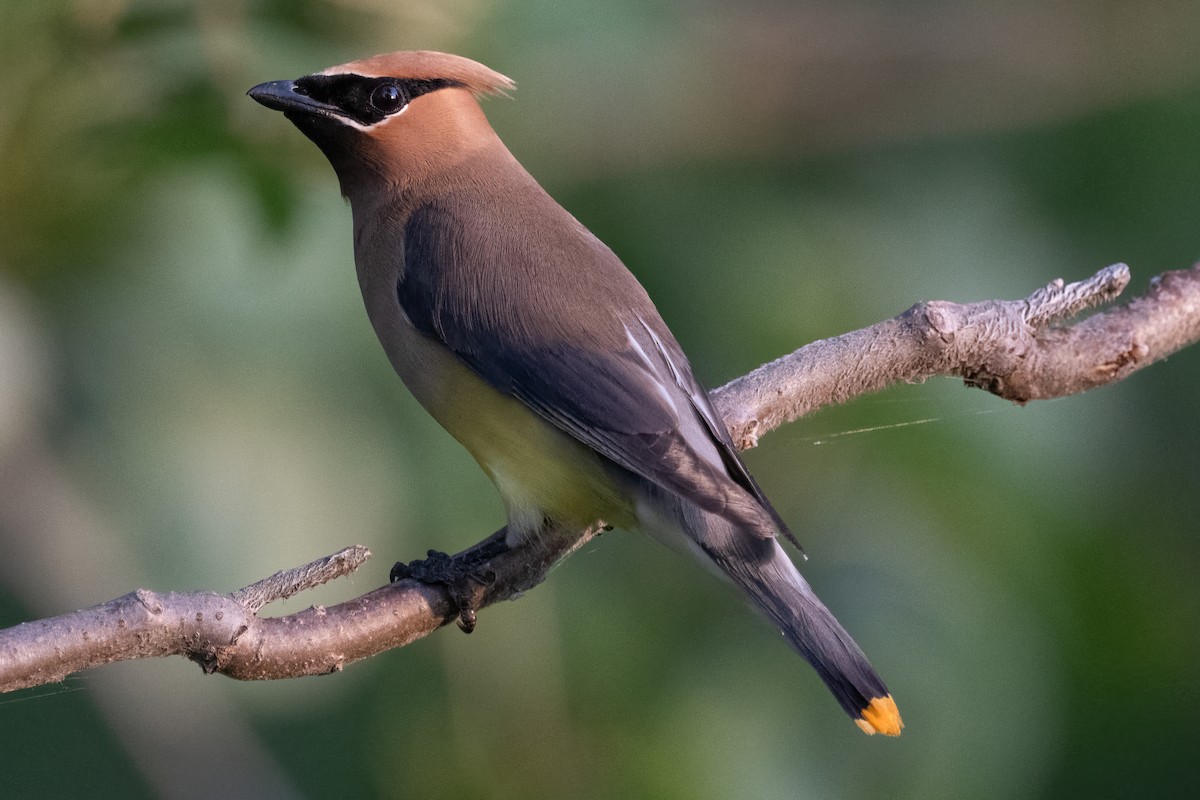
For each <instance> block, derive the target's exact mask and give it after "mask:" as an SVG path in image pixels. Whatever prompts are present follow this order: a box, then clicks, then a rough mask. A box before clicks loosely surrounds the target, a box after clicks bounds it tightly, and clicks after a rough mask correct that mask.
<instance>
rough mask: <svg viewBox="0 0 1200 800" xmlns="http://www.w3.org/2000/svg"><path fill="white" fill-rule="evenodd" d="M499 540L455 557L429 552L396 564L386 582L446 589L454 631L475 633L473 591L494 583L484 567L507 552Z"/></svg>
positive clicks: (434, 551)
mask: <svg viewBox="0 0 1200 800" xmlns="http://www.w3.org/2000/svg"><path fill="white" fill-rule="evenodd" d="M507 549H508V548H507V546H506V545H505V544H504V540H503V539H499V540H497V541H489V542H487V543H486V544H484V545H483V546H481V547H477V548H473V549H471V550H468V551H466V552H463V553H459V554H458V555H456V556H449V555H446V554H445V553H439V552H438V551H437V550H430V551H429V552H428V553H427V557H426V558H424V559H418V560H416V561H410V562H408V563H407V564H406V563H404V562H403V561H397V562H396V564H395V566H393V567H392V572H391V574H390V575H389V580H390V581H391V582H392V583H395V582H396V581H402V580H405V579H406V578H411V579H412V580H415V581H419V582H420V583H428V584H432V585H441V586H445V587H446V591H447V592H448V593H449V595H450V600H451V602H453V603H454V605H456V606H457V607H458V627H459V629H460V630H462V632H463V633H470V632H471V631H473V630H475V623H476V617H475V588H476V587H477V586H487V585H489V584H491V583H493V582H495V580H496V573H494V572H492V571H491V570H490V569H488V568H487V563H488V562H489V561H490V560H491V559H493V558H495V557H496V556H497V555H499V554H500V553H503V552H504V551H505V550H507Z"/></svg>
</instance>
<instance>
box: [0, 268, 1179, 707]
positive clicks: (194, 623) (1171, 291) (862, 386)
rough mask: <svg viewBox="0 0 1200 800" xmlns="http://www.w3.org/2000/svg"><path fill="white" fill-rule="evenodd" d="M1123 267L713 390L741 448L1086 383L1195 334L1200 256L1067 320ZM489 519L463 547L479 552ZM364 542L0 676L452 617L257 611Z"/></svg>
mask: <svg viewBox="0 0 1200 800" xmlns="http://www.w3.org/2000/svg"><path fill="white" fill-rule="evenodd" d="M1128 283H1129V270H1128V268H1127V267H1126V266H1125V265H1124V264H1117V265H1114V266H1111V267H1108V268H1106V269H1103V270H1101V271H1100V272H1098V273H1097V274H1096V275H1094V276H1092V277H1091V278H1089V279H1087V280H1084V281H1080V282H1078V283H1072V284H1065V285H1064V283H1063V282H1062V281H1061V280H1056V281H1054V282H1053V283H1051V284H1049V285H1048V286H1046V287H1045V288H1043V289H1039V290H1038V291H1036V292H1034V293H1033V294H1031V295H1030V296H1029V297H1027V298H1025V299H1023V300H1009V301H999V300H989V301H983V302H978V303H970V304H966V305H960V304H957V303H950V302H946V301H930V302H925V303H919V304H917V305H915V306H913V307H912V308H910V309H909V310H908V311H906V312H904V313H903V314H901V315H899V316H897V317H894V318H892V319H889V320H885V321H883V322H880V323H878V324H876V325H872V326H870V327H869V328H864V329H862V330H859V331H854V332H852V333H847V334H844V335H842V336H838V337H835V338H832V339H825V340H821V341H817V342H813V343H812V344H809V345H807V346H805V347H802V348H800V349H799V350H797V351H795V352H794V353H791V354H790V355H787V356H785V357H783V358H780V359H778V360H777V361H774V362H771V363H770V364H766V365H764V366H762V367H759V368H758V369H756V370H754V371H753V372H751V373H750V374H748V375H746V376H744V377H741V378H738V379H736V380H734V381H732V382H730V383H729V384H728V385H726V386H724V387H722V388H721V389H718V390H717V391H715V392H714V393H713V400H714V403H715V404H716V406H717V409H718V411H719V412H720V413H721V414H722V416H723V417H724V419H725V421H726V423H727V424H728V425H729V428H730V431H731V432H732V434H733V436H734V441H735V442H736V443H737V446H738V447H739V448H740V449H746V448H750V447H754V446H755V445H756V444H757V443H758V439H759V437H760V436H762V435H763V434H765V433H767V432H769V431H771V430H774V429H775V428H777V427H779V426H780V425H782V424H783V423H785V422H790V421H792V420H795V419H797V418H799V417H801V416H804V415H806V414H809V413H811V412H813V411H815V410H816V409H818V408H821V407H822V406H825V405H830V404H833V403H841V402H845V401H846V400H849V399H851V398H853V397H858V396H860V395H864V394H868V393H870V392H875V391H878V390H880V389H883V388H885V387H886V386H888V385H891V384H893V383H897V382H900V381H906V382H915V381H923V380H925V379H927V378H929V377H931V376H934V375H947V376H957V377H961V378H962V379H963V380H964V381H965V382H966V383H967V384H968V385H969V386H976V387H979V388H982V389H985V390H987V391H989V392H992V393H993V394H996V395H998V396H1000V397H1003V398H1006V399H1009V400H1013V401H1015V402H1017V403H1026V402H1029V401H1030V400H1039V399H1045V398H1051V397H1061V396H1064V395H1069V394H1075V393H1077V392H1083V391H1086V390H1088V389H1092V388H1095V387H1097V386H1103V385H1105V384H1108V383H1114V382H1116V381H1119V380H1121V379H1123V378H1125V377H1127V376H1128V375H1130V374H1131V373H1132V372H1134V371H1135V370H1138V369H1141V368H1142V367H1144V366H1147V365H1149V364H1152V363H1154V362H1155V361H1157V360H1159V359H1162V358H1165V357H1166V356H1168V355H1170V354H1171V353H1174V352H1176V351H1177V350H1179V349H1180V348H1182V347H1185V346H1187V345H1189V344H1192V343H1194V342H1196V341H1197V340H1200V264H1198V265H1196V266H1194V267H1192V268H1191V269H1190V270H1181V271H1177V272H1169V273H1166V274H1164V275H1161V276H1159V277H1157V278H1155V279H1154V280H1153V281H1151V285H1150V290H1149V291H1148V292H1147V294H1145V295H1144V296H1142V297H1139V298H1136V299H1134V300H1133V301H1131V302H1130V303H1128V304H1126V305H1124V306H1121V307H1118V308H1114V309H1110V310H1108V311H1106V312H1104V313H1097V314H1095V315H1093V316H1091V317H1089V318H1087V319H1084V320H1083V321H1081V322H1078V323H1076V324H1074V325H1071V326H1066V325H1063V324H1062V323H1063V321H1064V320H1066V319H1067V318H1069V317H1073V316H1075V315H1077V314H1078V313H1080V312H1081V311H1084V310H1086V309H1088V308H1092V307H1095V306H1097V305H1100V304H1102V303H1105V302H1108V301H1110V300H1111V299H1113V298H1114V297H1116V296H1117V295H1119V294H1120V293H1121V291H1122V290H1124V288H1125V286H1126V285H1127V284H1128ZM601 530H602V527H601V525H600V524H599V523H598V524H597V525H595V526H593V527H591V528H589V529H587V530H585V531H579V530H573V529H566V528H563V529H557V530H552V531H548V532H547V534H548V535H546V536H543V537H540V539H539V540H538V541H537V542H534V543H531V544H530V545H527V546H523V547H521V548H519V549H516V550H508V551H505V552H503V553H501V554H500V555H498V556H494V557H491V558H488V559H486V560H485V561H484V562H483V566H482V567H481V569H480V570H479V573H478V574H480V575H484V576H486V577H485V578H481V579H480V580H478V581H476V582H475V583H474V584H473V586H472V587H471V589H470V591H469V592H468V594H469V597H468V598H467V599H468V600H469V601H470V603H471V604H472V606H473V607H474V608H476V609H482V608H484V607H486V606H488V605H491V604H492V603H496V602H499V601H501V600H508V599H511V598H514V597H516V596H518V595H520V594H521V593H522V592H525V591H528V590H529V589H531V588H533V587H534V586H536V585H537V584H539V583H541V581H542V580H544V579H545V577H546V575H547V574H548V573H549V571H550V570H551V569H552V568H553V567H554V565H555V564H557V563H558V562H560V561H561V560H562V559H564V558H566V557H567V556H569V555H570V554H571V553H572V552H574V551H575V550H576V549H578V548H579V547H581V546H582V545H583V544H584V543H586V542H587V541H589V540H591V539H592V538H593V537H595V536H596V535H598V534H599V533H600V532H601ZM503 536H504V530H503V529H502V530H500V531H497V532H496V533H494V534H492V536H490V537H488V538H487V539H485V540H484V541H482V542H480V543H479V544H477V545H475V546H474V547H472V548H470V549H469V550H468V551H465V552H468V553H476V552H480V553H486V552H490V551H489V550H488V545H489V544H494V543H495V542H496V540H497V539H498V538H501V537H503ZM369 556H370V553H369V551H368V550H367V549H366V548H365V547H361V546H358V547H350V548H347V549H345V550H343V551H341V552H340V553H336V554H334V555H332V556H329V557H327V558H324V559H320V560H319V561H314V562H312V563H311V564H307V565H305V566H303V567H298V568H295V569H291V570H284V571H282V572H279V573H276V574H275V575H273V576H271V577H270V578H267V579H265V580H262V581H259V582H257V583H255V584H253V585H251V586H248V587H246V588H244V589H240V590H238V591H236V592H233V593H231V594H225V595H222V594H216V593H213V592H169V593H155V592H151V591H148V590H145V589H138V590H137V591H134V592H132V593H130V594H128V595H125V596H124V597H119V598H117V599H115V600H112V601H110V602H107V603H103V604H101V605H98V606H94V607H92V608H88V609H84V610H82V611H76V612H73V613H70V614H64V615H62V616H58V617H52V618H48V619H43V620H37V621H34V622H26V623H23V624H21V625H17V626H16V627H13V628H9V629H7V630H3V631H0V691H12V690H14V689H21V688H26V687H30V686H37V685H40V684H44V683H49V682H53V681H58V680H62V679H63V678H64V677H66V676H67V675H69V674H71V673H72V672H78V671H80V670H84V669H88V668H91V667H95V666H99V665H101V664H106V663H109V662H112V661H122V660H127V659H133V658H148V657H159V656H167V655H184V656H187V657H188V658H190V659H192V660H193V661H196V662H197V663H199V664H200V666H201V667H202V668H203V669H204V670H205V671H206V672H220V673H222V674H225V675H228V676H230V677H234V678H239V679H244V680H252V679H253V680H261V679H272V678H285V677H297V676H301V675H314V674H322V673H327V672H334V671H337V670H340V669H341V668H342V667H343V666H344V665H345V664H348V663H350V662H352V661H356V660H358V659H361V658H366V657H367V656H371V655H374V654H376V653H379V652H382V651H383V650H387V649H390V648H393V647H400V646H403V645H405V644H408V643H410V642H412V641H414V640H416V639H419V638H421V637H423V636H426V635H428V634H429V633H432V632H433V631H435V630H437V629H438V628H440V627H442V626H443V625H445V624H446V623H448V622H450V621H451V620H454V619H456V618H457V617H458V606H457V604H456V603H455V602H454V601H453V600H451V598H450V597H449V595H448V593H447V591H446V589H445V588H444V587H441V586H430V585H425V584H421V583H418V582H416V581H413V580H402V581H398V582H396V583H393V584H390V585H388V586H383V587H381V588H379V589H376V590H374V591H372V592H369V593H368V594H365V595H363V596H362V597H359V598H356V599H354V600H350V601H347V602H345V603H341V604H338V605H336V606H332V607H329V608H322V607H317V606H314V607H311V608H308V609H305V610H304V611H300V612H298V613H296V614H292V615H289V616H286V617H274V618H268V617H260V616H258V614H257V612H258V611H259V610H261V609H262V608H263V607H264V606H265V605H266V604H268V603H270V602H272V601H274V600H277V599H281V598H285V597H290V596H292V595H294V594H296V593H298V592H301V591H304V590H305V589H308V588H312V587H313V586H317V585H320V584H322V583H325V582H326V581H329V580H332V579H334V578H337V577H340V576H342V575H346V574H349V573H350V572H353V571H354V570H355V569H357V568H358V567H359V566H361V565H362V564H363V563H364V562H365V561H366V559H367V558H368V557H369Z"/></svg>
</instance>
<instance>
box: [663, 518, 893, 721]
mask: <svg viewBox="0 0 1200 800" xmlns="http://www.w3.org/2000/svg"><path fill="white" fill-rule="evenodd" d="M701 515H702V516H703V517H704V518H705V519H704V523H705V524H704V528H705V530H704V531H703V535H701V536H696V537H695V538H694V541H696V542H697V543H698V544H699V545H700V550H701V551H703V552H704V553H705V554H706V555H707V556H708V557H709V558H711V559H712V561H713V562H714V563H715V564H716V566H717V567H718V568H719V569H720V571H721V572H723V573H725V574H726V575H728V576H729V578H731V579H732V580H733V582H734V583H736V584H737V585H738V587H739V588H740V589H741V590H742V591H743V592H745V593H746V594H747V595H748V596H749V598H750V599H751V600H752V601H753V603H754V605H756V606H757V607H758V608H759V609H760V610H762V611H763V613H765V614H766V615H767V617H768V618H770V620H771V621H772V622H774V623H775V625H777V626H778V627H779V629H780V630H781V631H782V632H783V635H784V636H785V637H786V638H787V640H788V642H789V643H790V644H791V645H792V647H794V648H795V649H796V650H797V651H798V652H799V653H800V655H802V656H804V658H805V660H807V661H808V663H809V664H811V665H812V666H813V668H814V669H816V671H817V674H818V675H820V676H821V680H823V681H825V685H826V686H828V687H829V691H831V692H832V693H833V696H834V697H835V698H836V699H837V701H838V703H839V704H841V706H842V708H843V709H845V710H846V713H847V714H849V715H850V718H851V719H853V720H854V723H855V724H856V725H858V727H859V728H861V729H862V730H863V731H864V732H865V733H868V734H875V733H883V734H886V735H888V736H899V735H900V729H901V728H903V727H904V722H903V721H902V720H901V719H900V712H899V711H898V710H897V708H896V703H895V701H894V700H892V696H891V694H890V693H889V692H888V689H887V686H885V685H884V683H883V680H882V679H881V678H880V677H879V675H878V674H877V673H876V672H875V669H874V668H873V667H872V666H871V664H870V662H868V661H867V657H866V656H865V655H863V651H862V650H861V649H860V648H859V646H858V644H856V643H855V641H854V640H853V639H852V638H850V634H849V633H847V632H846V629H845V628H843V627H842V626H841V623H839V622H838V621H837V619H835V618H834V616H833V614H831V613H830V612H829V609H827V608H825V605H824V603H822V602H821V601H820V600H819V599H818V598H817V596H816V594H814V593H813V590H812V589H811V588H810V587H809V585H808V582H807V581H805V580H804V578H803V576H801V575H800V572H799V571H798V570H797V569H796V567H795V565H794V564H792V560H791V559H790V558H788V556H787V553H785V552H784V550H783V548H782V547H781V546H780V544H779V542H778V541H777V540H776V539H775V538H774V537H773V536H767V537H764V536H762V535H761V534H758V533H755V532H751V531H745V530H742V529H739V527H736V526H734V525H732V524H730V523H729V522H727V521H726V520H724V519H721V518H720V517H715V516H714V515H711V514H706V513H703V512H701ZM686 516H687V517H690V518H691V519H690V520H689V522H692V523H693V524H694V523H695V522H699V520H697V519H696V516H697V515H695V513H694V512H693V513H692V514H688V515H686ZM689 527H690V526H689Z"/></svg>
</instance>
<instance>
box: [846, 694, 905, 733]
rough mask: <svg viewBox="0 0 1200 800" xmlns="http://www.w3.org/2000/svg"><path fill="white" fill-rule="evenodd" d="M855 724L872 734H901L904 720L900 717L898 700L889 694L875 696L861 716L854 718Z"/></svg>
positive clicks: (864, 731)
mask: <svg viewBox="0 0 1200 800" xmlns="http://www.w3.org/2000/svg"><path fill="white" fill-rule="evenodd" d="M854 724H855V725H857V726H858V727H859V728H861V729H862V732H863V733H865V734H868V735H871V736H873V735H875V734H877V733H882V734H883V735H884V736H899V735H900V730H901V729H902V728H903V727H904V720H902V719H900V711H899V709H897V708H896V701H895V700H893V699H892V696H891V695H890V694H889V695H888V696H887V697H876V698H873V699H872V700H871V702H870V704H868V705H867V707H866V708H864V709H863V710H862V716H861V718H859V719H856V720H854Z"/></svg>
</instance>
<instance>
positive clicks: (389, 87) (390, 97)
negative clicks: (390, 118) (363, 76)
mask: <svg viewBox="0 0 1200 800" xmlns="http://www.w3.org/2000/svg"><path fill="white" fill-rule="evenodd" d="M407 102H408V98H407V97H406V96H405V94H404V90H403V89H401V88H400V86H399V85H398V84H395V83H381V84H379V85H378V86H376V87H375V89H374V90H372V92H371V105H372V106H374V107H375V108H376V109H378V110H379V111H380V112H382V113H384V114H392V113H394V112H396V111H399V110H400V109H401V108H403V107H404V104H405V103H407Z"/></svg>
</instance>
